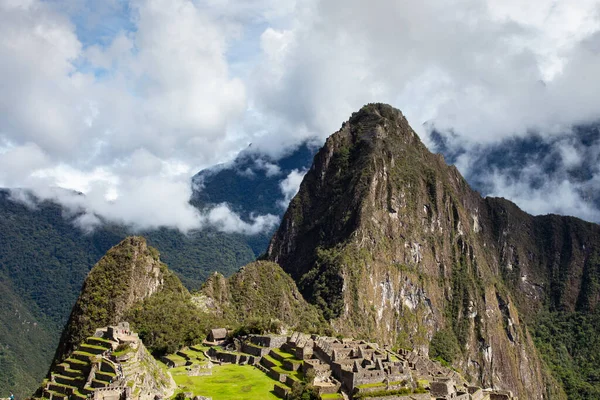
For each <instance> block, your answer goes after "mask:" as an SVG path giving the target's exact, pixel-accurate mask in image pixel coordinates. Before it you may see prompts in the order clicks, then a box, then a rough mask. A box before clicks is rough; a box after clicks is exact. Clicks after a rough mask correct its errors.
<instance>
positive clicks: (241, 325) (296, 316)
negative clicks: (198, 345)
mask: <svg viewBox="0 0 600 400" xmlns="http://www.w3.org/2000/svg"><path fill="white" fill-rule="evenodd" d="M201 292H202V293H203V294H204V295H206V296H208V297H210V298H212V299H214V300H215V302H216V303H217V305H218V307H219V308H220V312H221V315H222V316H223V320H224V321H226V322H227V324H228V325H229V326H231V327H232V328H238V333H240V334H241V333H262V332H277V331H278V330H279V328H280V327H281V326H282V325H285V326H287V327H290V328H293V329H295V330H299V331H302V332H322V331H324V330H325V329H326V327H327V325H326V323H325V320H324V319H323V317H322V316H321V314H320V313H319V311H318V310H317V309H316V308H315V307H314V306H312V305H310V304H308V303H307V302H306V301H305V300H304V299H303V298H302V295H301V294H300V293H299V292H298V289H297V287H296V284H295V283H294V281H293V280H292V278H291V277H290V276H289V275H287V274H286V273H285V272H284V271H283V270H282V269H281V267H279V266H278V265H277V264H275V263H271V262H266V261H257V262H254V263H252V264H248V265H246V266H245V267H243V268H242V269H241V270H240V271H239V272H238V273H236V274H234V275H233V276H231V278H229V279H225V278H223V276H220V275H214V276H212V277H211V278H210V279H209V280H208V281H207V282H206V284H205V285H204V287H203V288H202V291H201Z"/></svg>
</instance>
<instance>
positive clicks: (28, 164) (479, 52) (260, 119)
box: [0, 0, 600, 233]
mask: <svg viewBox="0 0 600 400" xmlns="http://www.w3.org/2000/svg"><path fill="white" fill-rule="evenodd" d="M598 71H600V1H596V0H578V1H574V2H567V1H554V0H531V1H528V2H523V1H517V0H494V1H492V0H446V1H441V0H435V1H433V0H422V1H419V2H409V1H389V0H386V1H384V0H372V1H369V2H365V1H359V0H344V1H341V0H321V1H319V0H238V1H232V0H206V1H199V0H198V1H194V0H131V1H126V0H103V1H92V0H46V1H42V0H0V89H1V93H2V96H0V186H1V187H9V188H28V189H32V190H33V191H34V193H36V195H37V196H39V197H41V198H50V199H54V200H57V201H60V202H61V203H63V204H65V205H66V206H68V207H69V208H70V209H73V210H78V211H79V212H82V214H81V217H80V218H79V220H78V221H79V223H80V224H81V225H82V227H86V229H89V228H90V227H93V226H94V225H95V224H98V223H99V219H98V216H100V217H102V218H104V219H107V220H111V221H114V222H118V223H125V224H129V225H131V226H133V227H135V228H140V229H148V228H156V227H160V226H167V227H174V228H178V229H180V230H182V231H185V232H187V231H189V230H192V229H198V228H202V227H204V226H207V225H214V226H217V227H218V228H219V229H222V230H225V231H240V232H245V233H254V232H258V231H260V230H264V229H268V228H270V227H272V226H273V225H274V224H276V223H277V220H276V218H275V217H273V216H268V215H267V216H256V218H255V219H254V220H253V221H250V222H244V221H241V220H240V219H239V217H238V216H237V215H235V214H234V213H233V212H232V211H231V210H230V209H229V208H228V207H227V205H219V207H217V208H215V209H213V210H210V211H206V212H201V211H198V210H197V209H195V208H193V207H192V206H190V205H189V204H188V200H189V198H190V195H191V190H192V189H191V186H190V178H191V176H192V175H194V174H195V173H196V172H198V171H199V170H200V169H202V168H205V167H208V166H211V165H215V164H217V163H220V162H226V161H228V160H231V159H232V158H233V157H235V155H236V154H237V153H238V152H239V151H240V150H242V149H244V148H246V147H247V146H248V145H249V144H250V143H252V144H253V147H254V148H257V149H259V150H260V151H263V152H265V153H267V154H269V155H272V156H275V157H276V156H277V155H281V154H283V153H284V152H285V151H286V150H289V148H290V147H293V146H294V145H295V144H297V143H298V142H299V141H301V140H303V139H306V138H309V137H317V138H320V139H321V140H324V138H326V137H327V136H328V135H330V134H331V133H333V132H335V131H336V130H337V129H339V127H340V126H341V123H342V122H343V121H345V120H347V119H348V117H349V116H350V114H351V113H352V112H353V111H356V110H358V109H359V108H360V107H361V106H362V105H364V104H366V103H369V102H385V103H389V104H392V105H393V106H395V107H397V108H399V109H400V110H402V112H403V113H404V114H405V116H406V117H407V119H408V120H409V122H410V123H411V125H412V126H413V128H414V129H415V130H416V131H417V133H419V135H420V136H421V138H422V139H423V141H424V142H425V143H426V144H427V145H428V146H429V147H430V149H432V150H434V151H435V150H436V149H438V147H439V146H440V143H441V142H440V140H435V138H438V139H439V138H440V137H441V138H443V144H444V149H445V151H446V152H447V153H448V154H452V155H453V157H450V158H451V160H450V161H452V162H454V163H455V164H456V165H457V167H458V168H459V169H460V171H461V172H462V173H463V174H464V175H465V176H467V178H468V179H470V180H473V181H476V182H478V184H479V187H481V188H484V189H485V190H482V191H484V192H485V193H484V194H487V195H495V196H503V197H507V198H509V199H511V200H513V201H515V202H516V203H517V204H518V205H519V206H521V207H522V208H524V209H525V210H526V211H528V212H531V213H534V214H540V213H550V212H555V213H561V214H569V215H576V216H579V217H581V218H584V219H587V220H591V221H596V222H597V221H600V211H599V210H598V207H597V206H596V204H597V202H596V203H595V202H594V195H593V193H597V192H600V190H598V189H600V171H599V170H598V168H599V167H600V166H599V164H600V163H599V161H600V143H599V141H598V140H596V139H595V138H596V137H598V131H597V130H596V131H593V129H592V128H590V129H592V131H591V132H592V134H591V135H592V139H590V140H588V139H589V135H590V134H589V132H590V129H588V131H587V132H588V136H586V138H587V139H585V140H583V139H582V137H581V133H580V131H579V130H578V129H577V127H579V126H593V124H594V123H597V122H598V121H599V120H600V96H598V95H597V94H598V93H600V75H599V74H598ZM593 132H595V134H594V133H593ZM432 133H435V135H432ZM436 135H437V136H436ZM532 135H534V136H535V137H536V140H538V145H539V146H537V147H536V148H538V149H541V150H540V151H542V150H543V152H544V154H543V156H544V157H542V158H540V153H539V152H538V153H536V154H537V156H536V157H530V156H527V157H525V158H523V159H520V158H515V159H514V160H515V163H514V165H511V166H510V167H507V166H506V165H502V164H501V163H494V162H486V160H487V161H489V160H490V158H489V157H491V156H490V154H495V153H494V152H496V153H497V152H498V149H507V148H509V147H507V146H510V145H511V144H512V145H514V146H518V145H523V143H526V142H527V140H529V138H530V137H531V136H532ZM517 155H518V154H517ZM482 165H483V167H484V168H482ZM549 166H551V167H549ZM581 170H585V174H582V173H574V172H573V171H581ZM301 177H302V174H301V173H300V172H298V171H296V172H294V175H293V176H288V177H281V179H282V182H281V188H282V201H284V202H285V201H289V199H290V198H291V196H292V195H293V193H294V192H295V190H297V189H295V188H297V185H298V184H299V182H300V181H301ZM59 188H63V189H71V190H76V191H78V192H82V193H85V196H80V195H77V194H73V193H72V192H70V191H65V190H61V189H59ZM15 197H18V198H21V199H22V200H23V199H24V200H25V201H26V200H27V196H26V194H24V193H23V192H18V191H16V192H15Z"/></svg>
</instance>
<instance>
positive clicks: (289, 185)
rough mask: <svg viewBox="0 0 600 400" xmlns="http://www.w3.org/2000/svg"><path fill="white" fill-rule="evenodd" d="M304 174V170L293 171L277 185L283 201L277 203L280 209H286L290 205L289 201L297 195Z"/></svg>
mask: <svg viewBox="0 0 600 400" xmlns="http://www.w3.org/2000/svg"><path fill="white" fill-rule="evenodd" d="M306 172H307V171H306V170H302V171H299V170H297V169H294V170H292V172H290V173H289V175H288V176H287V177H286V178H285V179H284V180H282V181H281V182H280V183H279V188H280V189H281V193H282V194H283V200H281V201H280V202H279V205H280V206H281V207H282V208H284V209H286V208H287V206H288V205H289V204H290V201H291V200H292V199H293V198H294V196H295V195H296V194H297V193H298V190H300V184H301V183H302V179H304V175H306Z"/></svg>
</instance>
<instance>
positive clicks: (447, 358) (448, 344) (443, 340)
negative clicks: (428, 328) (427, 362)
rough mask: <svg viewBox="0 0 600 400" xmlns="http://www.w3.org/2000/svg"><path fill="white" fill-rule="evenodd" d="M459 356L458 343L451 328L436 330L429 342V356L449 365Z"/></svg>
mask: <svg viewBox="0 0 600 400" xmlns="http://www.w3.org/2000/svg"><path fill="white" fill-rule="evenodd" d="M460 356H461V351H460V345H459V343H458V340H457V339H456V336H455V335H454V332H453V331H452V330H451V329H442V330H439V331H437V332H436V333H435V334H434V335H433V337H432V338H431V343H430V344H429V357H430V358H431V359H433V360H438V361H440V362H441V363H442V365H444V366H446V367H447V366H449V365H450V364H452V363H453V362H454V361H455V360H457V359H458V358H459V357H460Z"/></svg>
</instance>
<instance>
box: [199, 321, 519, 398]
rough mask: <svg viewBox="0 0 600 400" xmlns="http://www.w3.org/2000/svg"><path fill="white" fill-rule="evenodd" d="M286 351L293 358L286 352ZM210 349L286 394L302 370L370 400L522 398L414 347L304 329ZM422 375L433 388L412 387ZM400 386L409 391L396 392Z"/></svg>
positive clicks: (322, 387) (327, 387) (319, 382)
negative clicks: (473, 380) (473, 382)
mask: <svg viewBox="0 0 600 400" xmlns="http://www.w3.org/2000/svg"><path fill="white" fill-rule="evenodd" d="M282 352H283V353H285V354H288V356H289V357H290V358H289V359H286V358H282V356H281V354H283V353H282ZM208 354H209V356H210V357H211V359H212V360H213V362H216V363H237V364H251V365H254V366H255V367H257V368H259V369H261V370H262V371H263V372H264V373H266V374H268V375H269V376H271V377H272V378H273V379H275V380H277V381H278V382H280V383H281V384H275V387H274V392H275V393H276V394H277V395H278V396H279V397H282V398H285V397H286V396H287V394H288V393H289V390H290V388H291V387H292V386H293V384H294V382H295V379H294V378H293V372H294V371H297V370H300V371H301V372H303V374H304V376H305V377H306V376H312V377H313V378H312V382H310V383H311V384H312V385H313V386H314V387H315V388H317V390H318V392H319V395H324V394H333V393H338V392H339V391H340V390H342V391H343V392H345V393H346V394H348V395H349V397H350V398H353V397H355V396H360V397H361V398H368V399H371V400H431V399H432V398H433V399H436V400H442V399H443V400H517V399H516V398H515V397H514V396H513V395H512V393H510V392H503V391H498V390H490V389H482V388H479V387H476V386H469V385H467V383H466V381H465V380H464V379H463V378H462V377H461V376H460V374H458V373H457V372H456V371H454V370H451V369H449V368H445V367H443V366H442V365H441V364H440V363H439V362H435V361H432V360H430V359H429V358H427V357H425V356H423V355H420V354H419V353H417V352H415V351H407V350H401V351H398V352H395V351H392V350H391V349H389V348H387V347H383V348H382V347H380V346H379V345H377V344H375V343H369V342H366V341H363V340H352V339H339V338H333V337H327V336H316V335H309V334H305V333H301V332H294V333H292V334H291V335H290V336H289V337H286V336H280V335H250V336H248V337H245V338H241V339H235V340H234V342H233V343H232V344H229V346H228V347H226V348H223V349H222V350H219V349H218V348H217V347H213V348H211V349H210V350H209V352H208ZM275 362H277V364H275ZM418 381H427V382H428V386H427V387H426V388H425V389H429V391H428V392H426V393H418V392H412V393H411V391H413V390H414V389H416V388H418V384H417V382H418ZM401 392H408V393H409V394H394V393H401ZM371 393H372V394H373V395H372V396H370V394H371ZM382 393H384V394H385V395H382Z"/></svg>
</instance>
